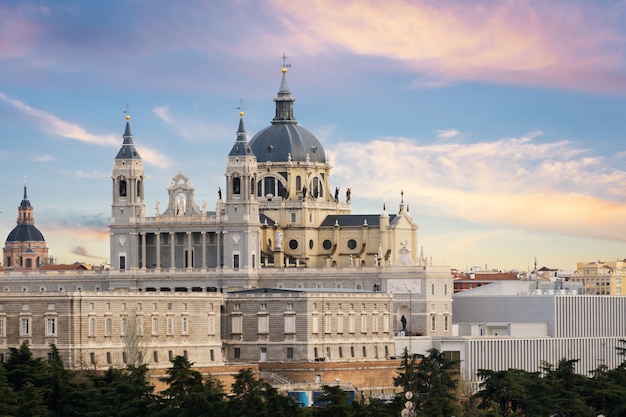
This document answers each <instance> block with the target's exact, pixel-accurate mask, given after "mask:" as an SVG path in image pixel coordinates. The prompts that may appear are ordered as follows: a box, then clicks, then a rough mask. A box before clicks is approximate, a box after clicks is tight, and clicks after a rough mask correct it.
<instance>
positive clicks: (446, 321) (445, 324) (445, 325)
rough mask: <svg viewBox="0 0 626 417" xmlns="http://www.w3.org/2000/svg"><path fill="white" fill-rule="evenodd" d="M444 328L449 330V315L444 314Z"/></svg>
mask: <svg viewBox="0 0 626 417" xmlns="http://www.w3.org/2000/svg"><path fill="white" fill-rule="evenodd" d="M443 329H444V330H445V331H448V316H444V318H443Z"/></svg>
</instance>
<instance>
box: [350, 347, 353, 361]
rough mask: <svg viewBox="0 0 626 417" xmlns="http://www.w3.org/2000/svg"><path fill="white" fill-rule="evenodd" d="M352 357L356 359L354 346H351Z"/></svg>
mask: <svg viewBox="0 0 626 417" xmlns="http://www.w3.org/2000/svg"><path fill="white" fill-rule="evenodd" d="M350 356H351V357H353V358H354V346H350Z"/></svg>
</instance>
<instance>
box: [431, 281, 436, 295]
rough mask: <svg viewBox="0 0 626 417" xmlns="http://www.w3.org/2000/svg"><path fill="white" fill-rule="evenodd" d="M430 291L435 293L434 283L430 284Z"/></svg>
mask: <svg viewBox="0 0 626 417" xmlns="http://www.w3.org/2000/svg"><path fill="white" fill-rule="evenodd" d="M430 292H431V294H432V295H435V284H430Z"/></svg>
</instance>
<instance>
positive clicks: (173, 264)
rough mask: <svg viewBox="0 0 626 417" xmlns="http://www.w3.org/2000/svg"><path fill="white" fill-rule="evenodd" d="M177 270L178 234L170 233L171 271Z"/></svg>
mask: <svg viewBox="0 0 626 417" xmlns="http://www.w3.org/2000/svg"><path fill="white" fill-rule="evenodd" d="M174 268H176V233H175V232H170V269H174Z"/></svg>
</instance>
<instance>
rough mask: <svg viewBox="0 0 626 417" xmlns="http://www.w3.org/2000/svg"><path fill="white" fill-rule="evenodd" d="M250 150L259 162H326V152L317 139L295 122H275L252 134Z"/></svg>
mask: <svg viewBox="0 0 626 417" xmlns="http://www.w3.org/2000/svg"><path fill="white" fill-rule="evenodd" d="M250 147H251V148H252V152H254V155H255V156H256V158H257V161H258V162H259V163H262V162H268V161H270V162H287V161H288V158H289V154H291V160H292V161H293V162H305V161H306V159H307V154H308V155H309V161H311V162H320V163H326V154H325V153H324V148H323V147H322V144H321V143H320V141H319V140H317V138H316V137H315V136H314V135H313V134H312V133H311V132H309V131H308V130H306V129H305V128H303V127H301V126H298V125H297V124H295V123H276V124H272V125H271V126H268V127H266V128H265V129H263V130H261V131H260V132H259V133H257V134H256V135H254V137H253V138H252V140H251V141H250Z"/></svg>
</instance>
